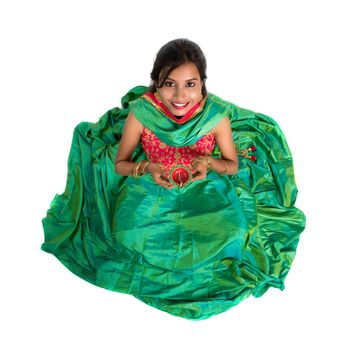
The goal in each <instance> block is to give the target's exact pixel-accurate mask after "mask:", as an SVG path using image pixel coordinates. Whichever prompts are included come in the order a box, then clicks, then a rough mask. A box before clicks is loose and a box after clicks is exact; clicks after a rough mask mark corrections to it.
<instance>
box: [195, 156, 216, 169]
mask: <svg viewBox="0 0 350 350" xmlns="http://www.w3.org/2000/svg"><path fill="white" fill-rule="evenodd" d="M197 163H199V164H204V165H205V166H206V167H207V172H209V171H210V170H211V169H212V168H213V163H212V162H211V160H210V157H208V156H200V157H197V158H196V159H195V160H194V162H193V165H192V166H194V165H195V164H197Z"/></svg>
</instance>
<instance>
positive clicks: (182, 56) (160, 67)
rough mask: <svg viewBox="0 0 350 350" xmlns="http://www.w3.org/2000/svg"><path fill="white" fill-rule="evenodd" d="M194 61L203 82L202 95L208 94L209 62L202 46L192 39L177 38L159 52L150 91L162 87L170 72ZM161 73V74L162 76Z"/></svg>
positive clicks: (152, 74)
mask: <svg viewBox="0 0 350 350" xmlns="http://www.w3.org/2000/svg"><path fill="white" fill-rule="evenodd" d="M189 62H192V63H193V64H195V65H196V67H197V69H198V71H199V76H200V79H201V81H202V82H203V87H202V95H203V96H206V95H207V88H206V86H205V80H206V79H207V75H206V69H207V63H206V59H205V56H204V53H203V51H202V50H201V48H200V47H199V46H198V45H197V44H196V43H194V42H193V41H191V40H188V39H175V40H172V41H169V42H168V43H167V44H165V45H164V46H162V47H161V48H160V50H159V51H158V53H157V56H156V59H155V61H154V64H153V69H152V72H151V79H152V81H153V82H152V84H151V85H150V86H149V88H148V91H149V92H156V91H157V87H159V88H161V87H162V86H163V84H164V81H165V80H166V78H167V77H168V76H169V74H170V73H171V72H172V71H173V70H174V69H175V68H177V67H179V66H180V65H182V64H184V63H189ZM160 74H161V76H160Z"/></svg>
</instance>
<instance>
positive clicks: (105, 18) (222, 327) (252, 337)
mask: <svg viewBox="0 0 350 350" xmlns="http://www.w3.org/2000/svg"><path fill="white" fill-rule="evenodd" d="M345 3H346V1H337V0H333V1H322V0H319V1H307V0H304V1H295V0H294V1H281V0H280V1H272V0H270V1H266V0H265V1H249V0H245V1H220V0H216V1H208V2H199V1H198V2H196V1H188V0H187V1H182V0H178V1H164V0H163V1H152V0H150V1H135V0H134V1H130V2H127V1H123V2H121V1H101V0H100V1H87V0H85V1H73V0H71V1H63V0H61V1H37V0H32V1H1V5H0V35H1V54H0V60H1V65H0V100H1V114H0V117H1V123H0V127H1V138H0V142H1V145H0V146H1V147H0V150H1V169H2V170H1V172H0V176H1V182H0V184H1V192H0V193H1V203H2V207H1V211H0V212H1V254H0V259H1V260H0V262H1V265H0V266H1V285H2V287H1V305H0V307H1V309H0V310H1V311H0V317H1V321H2V326H1V333H2V335H1V337H0V347H1V348H2V349H6V350H7V349H29V348H32V349H52V350H56V349H68V350H69V349H86V350H88V349H130V348H135V349H137V348H138V349H141V348H142V349H152V350H158V349H162V350H163V349H168V350H172V349H179V348H180V347H181V348H183V349H242V348H244V349H246V350H248V349H259V350H264V349H275V348H284V349H298V348H305V349H318V348H323V349H330V348H332V349H337V350H339V349H349V347H350V344H349V339H348V336H347V334H346V332H347V331H348V328H349V324H346V323H348V314H349V311H350V310H349V292H348V287H349V258H348V254H349V253H348V252H349V238H348V237H349V234H350V229H349V226H350V225H349V216H350V212H349V198H350V197H349V195H350V193H349V185H348V183H349V181H348V179H349V173H348V172H349V142H350V138H349V132H348V129H347V127H346V124H345V123H346V121H347V119H349V117H350V116H349V108H348V103H349V97H350V96H349V90H350V89H349V79H350V74H349V62H350V57H349V56H350V55H349V52H348V51H347V50H348V49H349V36H348V35H346V32H347V31H349V30H350V28H349V27H350V25H349V11H348V10H347V9H346V7H345ZM179 37H186V38H189V39H191V40H193V41H195V42H197V43H198V44H199V45H200V46H201V48H202V49H203V51H204V53H205V55H206V58H207V61H208V71H207V73H208V80H207V87H208V90H209V91H210V92H213V93H215V94H217V95H218V96H220V97H222V98H224V99H227V100H229V101H231V102H233V103H235V104H237V105H239V106H241V107H244V108H248V109H251V110H254V111H257V112H261V113H263V114H267V115H269V116H271V117H273V118H274V119H275V120H276V121H277V122H278V123H279V125H280V126H281V128H282V130H283V132H284V134H285V136H286V138H287V140H288V143H289V146H290V149H291V151H292V153H293V158H294V166H295V174H296V181H297V185H298V188H299V197H298V200H297V203H296V206H297V207H298V208H300V209H302V210H303V211H304V212H305V214H306V216H307V227H306V230H305V231H304V233H303V234H302V236H301V240H300V243H299V247H298V251H297V255H296V258H295V260H294V263H293V266H292V269H291V271H290V273H289V275H288V277H287V279H286V289H285V290H284V291H283V292H281V291H279V290H277V289H270V290H269V291H268V292H267V293H266V294H265V295H264V296H263V297H261V298H259V299H255V298H253V297H250V298H248V299H246V300H245V301H243V302H242V303H241V304H239V305H238V306H236V307H234V308H232V309H230V310H229V311H227V312H225V313H223V314H220V315H218V316H215V317H212V318H210V319H208V320H203V321H189V320H186V319H182V318H179V317H174V316H171V315H169V314H167V313H165V312H162V311H159V310H157V309H154V308H152V307H150V306H148V305H146V304H144V303H142V302H140V301H139V300H137V299H135V298H134V297H132V296H130V295H126V294H121V293H114V292H110V291H107V290H104V289H102V288H98V287H95V286H93V285H91V284H89V283H87V282H85V281H83V280H81V279H79V278H77V277H76V276H75V275H73V274H72V273H71V272H70V271H69V270H67V269H66V268H65V267H64V266H63V265H62V264H61V263H59V261H58V260H56V258H54V257H53V256H51V255H49V254H47V253H45V252H43V251H41V250H40V245H41V243H42V241H43V231H42V224H41V219H42V218H43V217H44V216H45V215H46V210H47V209H48V207H49V204H50V201H51V200H52V199H53V197H54V195H55V194H56V193H62V192H63V190H64V186H65V181H66V173H67V159H68V152H69V148H70V143H71V138H72V132H73V129H74V127H75V125H77V124H78V123H79V122H80V121H91V122H95V121H97V120H98V118H99V117H100V116H102V115H103V114H104V113H105V112H106V111H107V110H109V109H111V108H113V107H115V106H120V99H121V97H122V96H123V95H124V94H125V93H126V92H127V91H128V90H129V89H130V88H132V87H134V86H136V85H148V84H149V82H150V81H149V74H150V72H151V69H152V65H153V60H154V58H155V55H156V52H157V50H158V49H159V48H160V47H161V46H162V45H163V44H165V43H166V42H168V41H170V40H172V39H175V38H179ZM343 317H346V319H344V318H343Z"/></svg>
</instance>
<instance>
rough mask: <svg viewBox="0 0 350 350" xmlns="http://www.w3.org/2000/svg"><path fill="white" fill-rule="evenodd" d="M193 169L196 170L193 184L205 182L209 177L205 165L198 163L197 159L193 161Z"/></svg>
mask: <svg viewBox="0 0 350 350" xmlns="http://www.w3.org/2000/svg"><path fill="white" fill-rule="evenodd" d="M191 167H192V168H193V169H194V170H196V172H195V173H194V175H193V177H192V182H194V181H198V180H203V179H205V178H206V176H207V171H208V168H207V166H206V165H205V164H203V163H196V158H195V159H193V160H192V161H191Z"/></svg>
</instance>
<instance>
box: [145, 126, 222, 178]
mask: <svg viewBox="0 0 350 350" xmlns="http://www.w3.org/2000/svg"><path fill="white" fill-rule="evenodd" d="M141 144H142V147H143V150H144V151H145V153H146V154H147V157H148V159H149V160H150V161H152V162H155V163H158V164H159V165H160V166H161V167H162V168H163V169H164V170H165V172H166V176H169V171H170V169H171V168H172V167H174V166H176V165H178V164H184V165H186V166H187V167H189V168H191V166H190V163H191V161H192V160H193V159H194V158H196V157H198V156H204V155H211V153H212V151H213V148H214V146H215V137H214V135H213V133H212V132H211V131H210V132H209V133H208V134H206V135H204V136H203V137H202V138H200V139H199V140H198V141H197V142H196V143H194V144H193V145H190V146H185V147H174V146H168V145H167V144H165V143H164V142H162V141H161V140H160V139H159V138H158V137H157V136H156V135H155V134H154V133H153V132H152V131H151V130H149V129H147V128H146V127H144V128H143V132H142V135H141ZM194 172H195V170H193V169H192V173H194Z"/></svg>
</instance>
